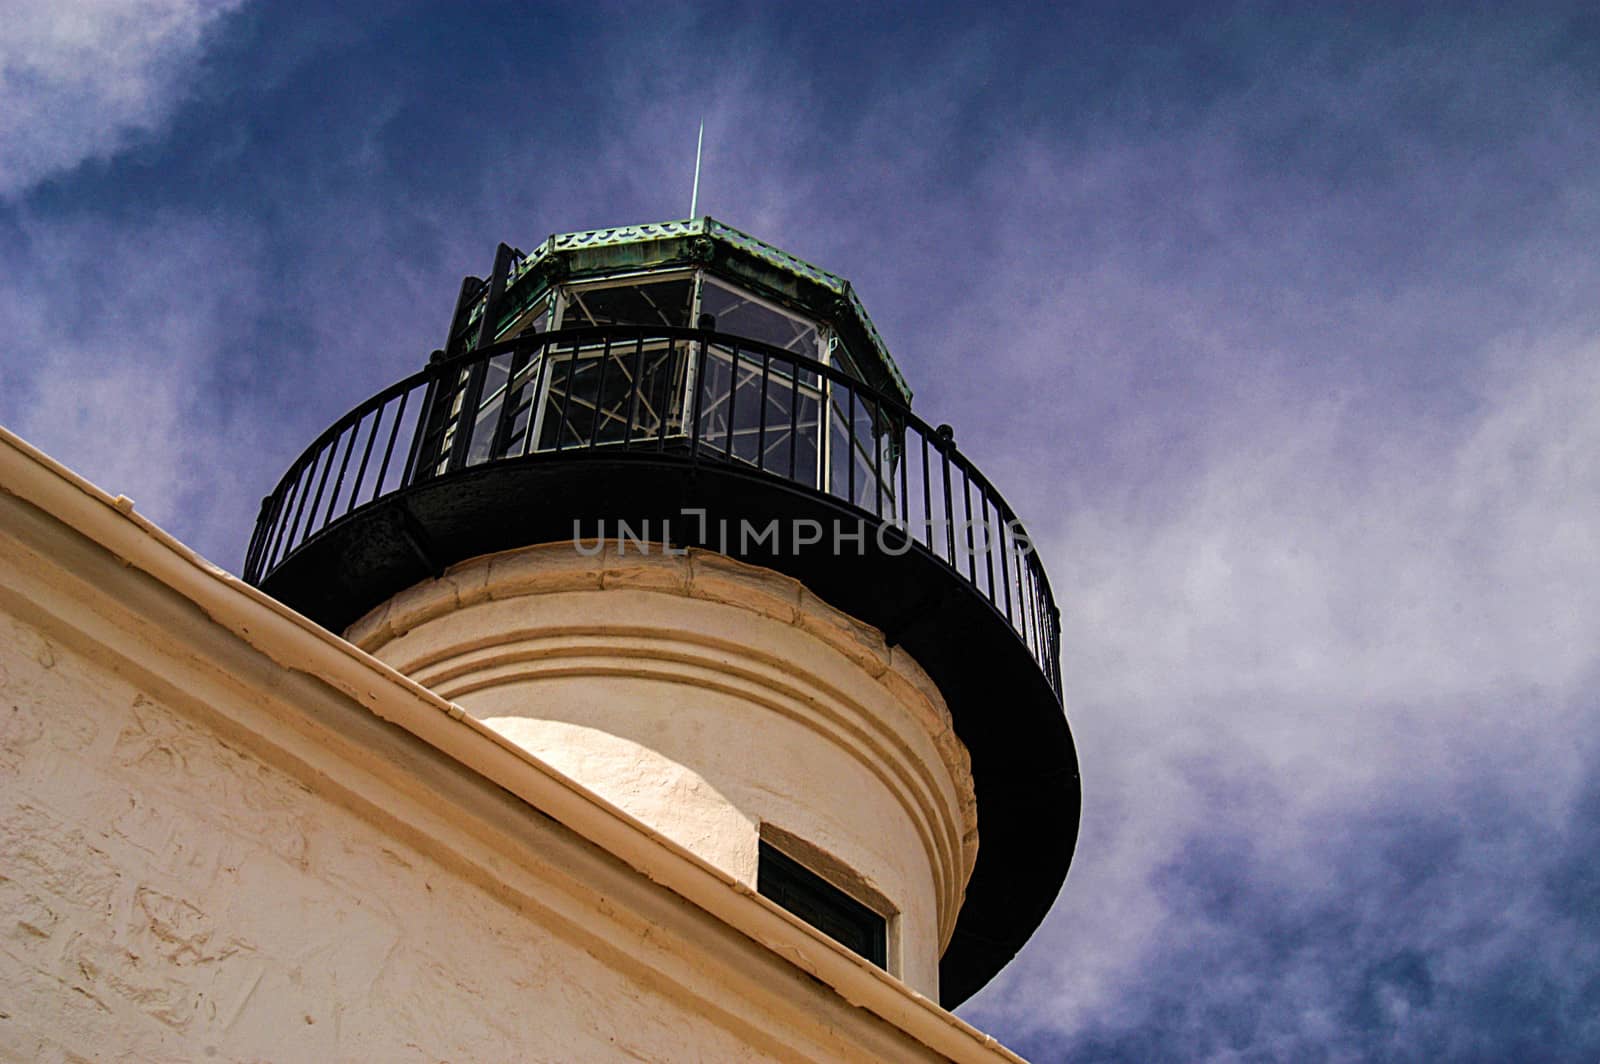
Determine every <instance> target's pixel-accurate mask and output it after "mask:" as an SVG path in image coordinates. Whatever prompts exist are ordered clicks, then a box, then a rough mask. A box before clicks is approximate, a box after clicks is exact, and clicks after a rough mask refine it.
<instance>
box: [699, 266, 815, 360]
mask: <svg viewBox="0 0 1600 1064" xmlns="http://www.w3.org/2000/svg"><path fill="white" fill-rule="evenodd" d="M700 313H702V314H710V315H711V316H712V317H714V318H715V319H716V323H717V324H716V328H717V331H718V332H722V333H727V334H729V335H730V336H744V337H748V338H749V339H751V340H760V341H761V342H762V343H766V344H772V345H773V346H775V347H781V348H783V349H784V350H785V351H793V352H794V353H795V354H798V355H804V356H806V357H807V358H816V357H817V354H818V349H817V326H816V323H815V322H811V321H807V320H806V319H805V318H801V317H797V316H796V315H793V314H788V313H785V312H784V311H781V310H777V309H776V308H774V307H771V306H768V305H767V304H765V303H762V302H760V301H758V300H757V299H756V298H755V297H754V296H752V295H750V294H749V293H748V292H743V291H740V290H739V289H737V288H734V287H733V286H732V285H728V284H724V283H723V282H721V281H717V280H713V279H712V278H710V277H706V278H705V279H704V281H703V282H702V283H701V285H700Z"/></svg>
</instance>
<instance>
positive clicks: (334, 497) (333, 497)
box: [322, 420, 361, 527]
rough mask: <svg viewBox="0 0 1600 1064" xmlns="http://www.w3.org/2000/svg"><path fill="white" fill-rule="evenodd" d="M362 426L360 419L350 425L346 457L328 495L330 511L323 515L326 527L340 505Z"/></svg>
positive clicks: (345, 450)
mask: <svg viewBox="0 0 1600 1064" xmlns="http://www.w3.org/2000/svg"><path fill="white" fill-rule="evenodd" d="M360 427H361V422H360V420H357V421H356V423H355V424H354V425H351V426H350V436H349V439H347V440H346V441H345V445H344V459H343V460H342V461H341V462H340V463H339V475H338V476H337V477H335V478H334V479H333V492H332V494H330V495H329V496H328V512H327V513H325V514H323V515H322V524H323V526H324V527H326V526H327V524H328V522H329V521H332V520H333V511H334V509H335V507H337V506H338V505H339V492H340V491H341V490H342V489H343V488H344V475H345V472H346V471H347V470H348V469H349V468H350V455H351V454H353V453H354V452H355V449H356V430H357V429H359V428H360ZM329 464H330V465H331V464H332V463H331V462H330V463H329Z"/></svg>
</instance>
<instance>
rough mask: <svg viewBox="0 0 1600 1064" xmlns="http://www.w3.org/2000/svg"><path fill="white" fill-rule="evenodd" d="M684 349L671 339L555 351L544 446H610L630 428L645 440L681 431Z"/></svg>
mask: <svg viewBox="0 0 1600 1064" xmlns="http://www.w3.org/2000/svg"><path fill="white" fill-rule="evenodd" d="M684 350H685V349H684V348H683V347H682V346H681V345H676V344H673V343H671V342H666V341H657V342H654V343H627V342H620V343H616V344H609V345H608V344H597V345H594V346H592V347H586V348H583V349H581V350H579V351H578V352H577V353H576V354H562V355H555V356H551V368H550V372H549V374H548V376H547V389H546V394H545V400H544V416H543V418H542V421H541V425H540V428H539V441H538V448H539V449H540V450H550V449H553V448H555V447H557V446H560V447H563V448H565V447H574V446H589V445H590V444H591V442H592V443H593V445H594V446H604V445H606V444H612V443H621V442H623V441H624V440H625V439H628V438H629V437H630V434H631V438H632V439H634V440H642V439H654V438H657V437H658V436H659V435H660V434H661V433H662V432H663V431H665V432H666V433H669V434H670V433H675V432H677V431H679V418H678V416H677V404H678V402H679V397H680V396H681V395H682V377H683V372H684V368H685V365H686V360H685V359H684V357H683V354H684ZM663 420H665V424H664V425H663ZM557 441H559V444H558V442H557Z"/></svg>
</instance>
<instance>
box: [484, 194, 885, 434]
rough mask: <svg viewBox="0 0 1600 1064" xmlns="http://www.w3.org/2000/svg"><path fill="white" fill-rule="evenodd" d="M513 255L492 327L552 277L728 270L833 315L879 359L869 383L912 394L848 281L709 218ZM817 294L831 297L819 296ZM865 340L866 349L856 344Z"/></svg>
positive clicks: (561, 241)
mask: <svg viewBox="0 0 1600 1064" xmlns="http://www.w3.org/2000/svg"><path fill="white" fill-rule="evenodd" d="M514 255H515V257H514V259H513V261H512V263H511V268H510V272H509V274H508V275H507V277H506V282H505V293H506V296H507V297H508V298H507V300H506V302H505V303H504V304H502V306H501V314H500V315H498V317H500V318H501V319H502V320H500V321H497V322H496V323H495V324H496V327H497V330H498V328H499V327H502V326H504V325H507V324H509V323H510V321H511V320H513V319H514V318H515V316H516V315H518V314H520V313H521V311H522V310H523V309H524V308H525V307H526V306H527V305H529V304H530V303H531V302H532V301H533V300H534V299H535V298H537V296H538V295H539V293H540V292H541V291H542V290H543V288H544V287H545V286H546V285H547V283H548V282H549V280H550V279H551V278H552V277H560V278H563V279H569V280H580V279H582V278H584V277H586V276H600V275H604V274H606V273H614V272H617V271H619V270H624V269H628V268H638V269H650V268H657V267H668V266H672V265H706V266H710V267H711V268H712V270H713V272H718V273H726V274H730V275H731V277H730V279H733V280H736V281H739V282H743V283H745V284H750V285H753V286H754V287H756V288H757V289H760V290H762V291H760V292H759V293H758V294H762V295H767V296H775V297H777V298H779V299H780V300H782V301H784V302H787V303H790V304H793V305H795V306H797V307H798V308H800V309H802V310H804V311H805V312H807V313H808V314H809V315H811V316H813V317H817V318H820V319H822V320H825V321H832V323H833V324H834V325H835V327H836V328H838V329H840V330H841V331H842V332H846V333H854V334H855V335H854V336H846V343H847V344H848V345H849V346H850V349H851V351H852V352H853V353H854V354H855V355H856V356H857V359H858V361H859V360H861V356H863V355H869V356H872V357H873V358H874V359H875V360H876V361H877V363H878V365H877V366H876V367H873V368H876V369H878V370H879V371H880V372H881V373H882V374H883V375H884V376H885V377H886V380H884V381H877V382H872V383H877V384H879V386H880V387H882V386H884V385H885V384H887V385H889V386H891V387H892V390H894V391H898V392H899V393H900V394H901V396H903V397H904V399H905V400H906V401H907V402H908V403H909V402H910V400H911V388H910V387H909V386H908V385H907V384H906V381H905V378H904V377H903V376H902V375H901V373H900V370H899V367H898V366H896V365H895V363H894V359H893V358H892V357H891V356H890V354H889V349H888V347H887V345H885V344H884V342H883V337H882V336H881V335H879V333H878V330H877V327H876V326H875V325H873V323H872V319H871V317H869V316H868V315H867V310H866V308H865V307H863V306H862V305H861V300H860V299H859V298H858V297H857V296H856V293H855V290H854V289H853V288H852V287H851V285H850V282H849V281H847V280H845V279H844V278H843V277H840V276H839V275H837V274H833V273H829V272H828V271H827V270H823V269H819V268H817V267H816V266H813V265H811V263H809V262H806V261H805V260H804V259H801V258H797V257H796V256H794V255H791V254H789V253H788V252H787V251H784V250H783V249H782V248H777V247H774V246H772V245H771V244H768V243H766V242H765V241H763V240H758V239H756V238H755V237H753V236H751V235H750V234H749V233H745V232H742V231H740V230H738V229H735V228H734V227H733V226H731V225H726V224H724V223H722V222H719V221H717V220H716V219H715V218H712V217H710V216H706V217H702V218H686V219H682V220H679V221H670V222H651V223H647V224H644V225H625V226H618V227H616V228H612V229H590V230H586V231H584V232H580V233H557V234H555V235H553V236H550V237H549V238H547V239H546V240H545V241H544V242H543V243H541V244H540V245H539V246H538V247H536V248H534V249H533V251H531V252H529V253H527V254H523V253H521V252H516V253H514ZM822 293H828V294H829V296H830V297H831V298H828V299H822V298H819V297H820V296H821V295H822ZM486 297H487V285H486V286H485V291H484V292H483V293H480V294H479V295H477V296H476V297H475V298H474V300H473V302H472V304H471V305H470V306H469V307H467V308H463V309H465V310H466V312H467V314H466V317H465V319H464V320H458V322H457V326H456V330H453V332H454V331H465V330H468V329H470V328H472V327H474V326H475V325H476V323H477V322H478V321H479V319H481V317H482V315H483V311H484V307H485V305H486V304H487V298H486ZM823 303H831V304H832V305H831V306H825V305H821V304H823ZM863 345H864V346H865V347H867V348H869V350H867V351H862V350H859V349H860V348H861V347H862V346H863ZM863 368H864V369H866V368H867V367H865V366H864V367H863Z"/></svg>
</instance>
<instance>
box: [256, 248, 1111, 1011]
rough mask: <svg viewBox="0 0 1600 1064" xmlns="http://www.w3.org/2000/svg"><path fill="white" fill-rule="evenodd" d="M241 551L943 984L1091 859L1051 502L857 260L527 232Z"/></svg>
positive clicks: (356, 637) (353, 418)
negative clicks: (1050, 551) (905, 364)
mask: <svg viewBox="0 0 1600 1064" xmlns="http://www.w3.org/2000/svg"><path fill="white" fill-rule="evenodd" d="M970 372H971V373H973V375H974V379H973V381H972V382H970V383H971V384H972V385H973V386H979V385H981V380H980V379H979V378H978V374H979V373H980V372H981V370H980V369H979V368H978V367H976V366H974V367H973V368H972V369H971V370H970ZM244 576H245V578H246V580H247V581H248V582H249V583H251V584H253V585H255V586H256V587H257V588H259V589H261V590H262V591H264V592H266V593H267V594H268V595H270V596H272V597H273V598H275V599H277V600H278V601H279V602H281V603H283V604H285V605H288V606H290V607H292V608H293V609H294V610H296V611H298V612H299V613H300V614H303V615H304V616H306V617H309V618H311V619H312V620H314V621H316V622H317V623H319V624H320V625H322V626H323V627H325V628H327V629H329V630H331V631H334V632H337V633H342V634H343V635H344V637H345V638H346V639H347V640H348V641H349V642H351V643H353V644H355V645H356V646H358V647H360V648H361V649H362V650H364V651H366V652H367V653H369V654H371V655H373V656H374V657H376V658H377V659H379V660H380V661H382V662H384V663H386V664H387V665H389V666H391V667H392V668H394V669H395V670H397V671H398V672H400V673H402V674H404V675H405V676H406V677H409V678H410V679H411V680H413V681H415V682H416V683H418V684H421V685H422V686H423V687H425V688H427V689H429V690H430V691H432V692H435V693H436V694H438V695H439V696H441V697H443V698H444V699H448V700H449V701H450V702H451V703H453V704H454V705H455V706H457V707H459V709H460V711H461V712H462V713H465V714H468V715H470V716H471V717H472V718H474V719H475V720H477V721H479V722H482V723H483V724H484V725H486V726H487V727H488V728H490V729H492V730H493V731H494V733H496V734H497V735H498V736H499V737H500V738H502V739H503V740H504V741H505V742H508V743H511V744H514V745H515V746H516V747H518V748H520V749H522V750H525V751H526V752H528V753H529V754H531V755H533V756H534V757H536V758H538V759H540V760H541V761H542V762H544V763H546V764H548V765H549V766H550V767H551V768H553V769H554V770H556V771H557V772H559V773H561V774H564V775H565V776H566V777H568V778H570V779H571V780H573V781H575V782H576V783H577V784H580V785H581V786H583V787H584V788H587V789H589V790H590V791H592V792H594V793H595V794H597V795H599V796H600V797H601V798H602V799H604V800H605V801H607V802H609V803H611V804H612V805H614V806H615V807H617V808H618V809H620V810H621V811H622V812H623V813H624V814H626V815H627V816H629V817H631V818H633V819H634V820H636V821H637V822H639V823H640V824H642V825H643V826H644V828H645V829H647V830H648V831H650V832H652V833H655V834H656V835H658V836H659V837H661V838H662V839H665V840H667V841H669V842H670V843H671V844H672V845H674V846H677V847H682V848H683V849H685V850H687V851H689V852H690V853H691V854H693V855H695V856H696V857H698V858H699V859H701V860H703V861H704V862H706V863H707V864H708V865H710V866H711V867H713V868H714V869H716V870H718V872H719V873H720V874H721V875H723V876H725V877H726V878H727V880H728V882H729V883H730V884H732V885H734V886H735V887H737V888H738V889H740V890H746V891H749V892H752V893H754V894H756V895H759V896H760V897H763V898H766V899H767V900H768V901H770V902H772V903H773V904H775V905H777V906H779V907H781V908H782V909H783V910H785V911H787V912H788V913H790V914H792V915H793V916H795V917H797V918H798V919H800V920H803V921H805V923H807V924H809V925H810V926H811V927H813V928H815V929H816V930H818V931H820V932H821V933H823V934H824V935H826V936H828V938H830V939H832V940H833V941H834V942H836V943H838V944H839V945H842V946H843V947H845V948H847V949H848V950H850V951H852V952H853V953H855V954H857V955H859V957H861V958H863V959H865V960H866V961H867V962H870V964H872V965H875V966H877V967H878V968H880V969H882V970H883V971H885V972H887V973H888V974H889V975H891V976H893V977H895V978H897V979H899V980H901V981H902V982H903V983H905V984H906V985H907V986H909V987H910V988H911V989H913V990H915V991H917V992H918V993H920V994H922V995H923V996H925V997H927V998H930V999H932V1000H933V1001H936V1002H938V1003H940V1004H941V1005H943V1006H944V1007H945V1008H953V1007H954V1006H955V1005H957V1004H959V1003H960V1002H962V1001H963V1000H965V999H966V998H968V997H969V996H970V995H972V994H973V993H974V992H976V991H977V990H978V989H979V988H981V987H982V986H983V985H984V984H985V983H987V982H988V981H989V980H990V979H991V978H992V977H993V976H994V975H995V974H996V973H997V972H998V971H999V970H1000V969H1001V968H1002V967H1003V966H1004V965H1005V964H1006V963H1007V962H1008V961H1009V960H1010V959H1011V958H1012V957H1013V956H1014V955H1015V954H1016V952H1017V950H1018V949H1020V948H1021V946H1022V945H1023V943H1024V942H1025V941H1026V940H1027V939H1028V938H1029V936H1030V935H1031V934H1032V933H1033V932H1034V930H1035V929H1036V928H1037V927H1038V925H1039V923H1040V922H1041V921H1042V920H1043V918H1044V916H1045V914H1046V912H1047V911H1048V909H1049V907H1050V905H1051V903H1052V902H1053V900H1054V899H1055V897H1056V895H1057V893H1058V891H1059V890H1060V887H1061V885H1062V882H1063V880H1064V878H1065V876H1066V873H1067V868H1068V865H1069V863H1070V861H1071V859H1072V854H1073V849H1074V844H1075V841H1076V836H1077V827H1078V819H1079V807H1080V787H1079V776H1078V767H1077V758H1076V754H1075V751H1074V747H1073V743H1072V738H1071V734H1070V731H1069V729H1068V725H1067V720H1066V717H1065V715H1064V712H1063V707H1062V688H1061V677H1060V665H1059V655H1060V646H1059V627H1060V626H1059V613H1058V611H1057V608H1056V603H1055V599H1054V596H1053V593H1052V591H1051V588H1050V585H1049V582H1048V579H1047V577H1046V574H1045V571H1044V568H1043V565H1042V563H1041V560H1040V558H1039V556H1038V553H1037V552H1036V551H1035V550H1034V548H1033V544H1032V542H1031V541H1030V539H1029V538H1028V534H1027V530H1026V528H1025V526H1024V525H1023V524H1022V522H1021V521H1020V520H1019V518H1018V515H1017V514H1016V513H1014V512H1013V511H1012V509H1011V508H1010V506H1009V505H1008V504H1007V503H1006V501H1005V499H1004V497H1003V496H1002V495H1001V493H1000V490H999V488H998V487H997V486H996V485H994V484H993V483H991V482H990V481H989V479H988V478H987V477H985V476H984V474H983V473H982V471H980V470H979V469H978V468H977V466H976V465H974V463H973V462H972V461H971V460H970V459H969V458H968V457H967V456H966V455H965V454H963V453H962V451H961V449H960V448H959V446H958V444H957V433H956V432H955V431H954V430H953V429H951V428H950V427H949V426H946V425H930V424H928V423H927V422H925V421H923V420H922V419H921V418H919V417H918V416H917V414H916V413H915V412H914V409H913V404H912V392H911V388H910V386H909V385H908V384H907V382H906V379H905V378H904V377H903V376H902V374H901V372H900V369H899V368H898V366H897V365H896V363H895V361H894V359H893V358H892V357H891V356H890V353H889V350H888V348H887V347H886V345H885V344H884V341H883V339H882V337H881V336H880V335H879V334H878V331H877V329H876V328H875V327H874V325H873V323H872V320H871V318H870V317H869V316H868V315H867V312H866V310H865V308H864V307H863V306H862V303H861V301H860V300H859V299H858V298H857V296H856V293H855V291H854V290H853V288H852V287H851V285H850V284H849V283H848V282H847V281H845V280H844V279H843V278H841V277H838V276H836V275H834V274H832V273H829V272H827V271H824V270H822V269H819V268H817V267H816V266H813V265H811V264H810V263H807V262H805V261H803V260H801V259H799V258H797V257H795V256H793V255H790V254H788V253H786V252H784V251H782V250H780V249H778V248H776V247H774V246H772V245H770V244H767V243H765V242H763V241H761V240H758V239H756V238H755V237H752V236H750V235H748V234H746V233H743V232H741V231H739V230H737V229H735V228H733V227H731V226H728V225H725V224H723V223H721V222H719V221H717V220H715V219H713V218H710V217H701V218H693V219H688V220H683V221H671V222H663V223H657V224H649V225H637V226H628V227H622V228H614V229H603V230H593V231H587V232H578V233H566V234H559V235H554V236H551V237H550V238H548V239H546V240H544V241H543V242H542V243H540V244H539V245H538V246H537V247H535V248H534V249H533V250H532V251H531V252H523V251H521V250H519V249H516V248H513V247H511V246H509V245H504V244H502V245H501V246H500V247H499V248H498V249H497V251H496V253H495V256H494V260H493V264H492V268H491V269H490V270H489V271H488V273H487V276H486V277H467V278H466V279H465V280H464V281H463V282H462V286H461V290H460V295H459V297H458V299H457V301H456V304H455V310H454V313H453V315H452V317H451V320H450V322H449V326H448V329H447V330H446V331H445V334H444V338H443V341H442V343H441V344H440V346H439V347H438V349H437V350H435V351H434V352H433V353H432V355H431V356H430V357H429V358H427V360H426V364H425V365H424V366H423V367H422V368H421V369H420V370H419V371H418V372H416V373H414V374H413V375H411V376H409V377H407V378H405V379H403V380H401V381H398V382H396V383H395V384H393V385H391V386H389V387H387V388H385V389H383V390H382V391H380V392H378V393H377V394H375V395H373V396H372V397H371V398H370V399H368V400H366V401H365V402H363V403H361V404H359V405H358V406H356V407H355V408H354V409H352V410H351V411H350V412H349V413H348V414H346V415H345V416H344V417H342V418H340V419H339V420H338V421H336V422H335V423H334V424H333V425H331V426H330V427H329V428H328V429H327V430H326V431H325V432H323V433H322V434H321V435H320V436H319V437H317V439H316V440H314V441H313V442H312V443H311V445H310V447H308V448H307V449H306V450H305V452H304V453H303V454H302V455H301V456H300V457H299V458H298V459H297V460H296V461H295V462H294V463H293V464H292V465H291V466H290V467H289V469H288V470H287V472H286V473H285V474H284V476H283V477H282V479H281V480H280V482H279V483H278V484H277V486H276V488H275V489H274V490H273V491H272V493H271V494H270V495H268V496H267V497H266V498H265V499H264V500H263V502H262V508H261V512H260V516H259V519H258V521H257V524H256V528H255V531H254V534H253V537H252V539H251V541H250V544H249V549H248V554H247V557H246V560H245V567H244Z"/></svg>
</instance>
